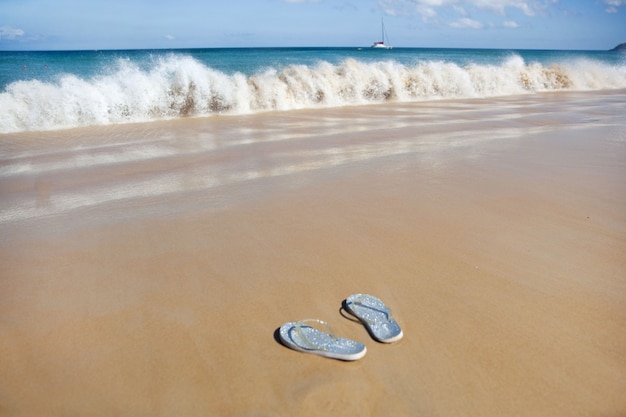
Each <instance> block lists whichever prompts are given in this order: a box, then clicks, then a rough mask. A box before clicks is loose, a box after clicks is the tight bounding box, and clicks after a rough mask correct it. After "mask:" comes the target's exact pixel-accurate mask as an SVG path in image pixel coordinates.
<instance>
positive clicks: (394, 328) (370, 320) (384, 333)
mask: <svg viewBox="0 0 626 417" xmlns="http://www.w3.org/2000/svg"><path fill="white" fill-rule="evenodd" d="M344 306H345V309H346V311H347V312H348V313H350V314H352V315H353V316H355V317H356V318H357V319H359V320H360V321H361V323H363V324H364V325H365V328H366V329H367V331H368V332H369V333H370V335H371V336H372V337H373V338H374V339H376V340H378V341H379V342H383V343H392V342H396V341H398V340H400V339H402V336H404V334H403V333H402V329H401V328H400V325H399V324H398V322H396V320H395V319H394V318H393V316H392V315H391V310H390V309H389V307H387V306H386V305H385V303H383V302H382V301H381V300H380V299H378V298H376V297H374V296H373V295H369V294H353V295H351V296H350V297H348V298H346V301H345V304H344Z"/></svg>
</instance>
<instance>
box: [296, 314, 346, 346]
mask: <svg viewBox="0 0 626 417" xmlns="http://www.w3.org/2000/svg"><path fill="white" fill-rule="evenodd" d="M311 322H314V323H319V324H322V325H323V326H324V327H326V330H328V335H329V336H330V337H331V338H332V339H333V340H337V336H335V333H334V332H333V329H332V328H331V327H330V324H328V323H326V322H325V321H323V320H319V319H304V320H300V321H299V322H297V323H296V326H295V332H296V334H298V336H300V339H301V340H302V341H303V342H304V344H305V345H306V346H307V347H308V348H309V349H315V350H324V351H328V350H329V349H327V348H326V347H325V346H317V345H315V344H314V343H312V342H311V341H310V340H309V338H308V337H307V336H306V335H305V334H304V332H303V331H302V326H303V325H304V324H305V323H311ZM309 327H310V326H309Z"/></svg>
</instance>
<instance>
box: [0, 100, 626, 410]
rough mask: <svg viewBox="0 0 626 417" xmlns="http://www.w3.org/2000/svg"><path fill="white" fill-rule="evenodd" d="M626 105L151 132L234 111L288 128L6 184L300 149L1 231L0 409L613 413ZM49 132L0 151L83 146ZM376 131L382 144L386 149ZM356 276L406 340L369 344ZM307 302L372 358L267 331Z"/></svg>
mask: <svg viewBox="0 0 626 417" xmlns="http://www.w3.org/2000/svg"><path fill="white" fill-rule="evenodd" d="M625 97H626V92H624V91H621V92H607V93H598V92H596V93H576V94H574V93H571V94H561V95H559V94H546V95H544V96H539V98H538V97H537V96H534V97H532V98H531V97H514V98H502V99H490V100H476V101H471V100H469V101H458V102H455V101H449V102H441V103H430V104H428V103H422V104H413V105H400V104H398V105H387V106H372V107H364V108H352V109H342V110H332V111H326V110H320V111H303V112H290V113H284V114H280V113H278V114H267V115H256V116H241V117H233V118H218V119H204V120H187V121H183V122H172V123H166V124H164V125H163V126H161V125H158V124H151V125H150V129H153V128H154V129H155V130H160V131H161V133H160V134H161V135H169V136H168V137H176V135H179V136H180V137H181V139H180V140H179V142H178V143H179V144H181V143H182V144H183V145H180V146H183V147H184V146H186V145H185V144H189V143H192V142H193V140H194V138H195V137H202V132H205V131H209V130H210V131H211V132H218V133H216V136H219V137H220V139H223V140H237V138H238V136H237V135H236V134H234V133H232V132H234V131H235V130H228V129H235V127H237V126H239V127H241V125H242V124H245V126H246V129H251V130H252V131H254V132H256V135H257V137H266V136H267V137H272V135H277V134H278V133H276V131H275V130H274V129H276V126H280V129H281V131H280V132H279V133H280V134H282V135H283V140H280V141H274V142H271V141H268V142H263V147H260V145H259V147H255V148H250V147H249V146H243V145H242V146H234V147H232V148H230V149H229V150H227V151H223V152H222V153H216V152H215V151H214V150H211V151H210V153H208V151H207V152H204V153H201V152H200V153H194V152H187V153H184V152H179V150H177V149H175V151H174V152H173V154H172V155H171V156H169V157H167V158H161V159H150V160H146V161H142V162H141V163H139V162H132V161H131V162H129V163H126V164H119V163H118V164H109V165H106V164H105V165H103V166H94V167H92V168H90V169H86V168H80V169H79V168H76V169H73V168H67V167H65V168H64V169H63V170H61V171H60V172H57V171H50V172H45V173H41V174H37V173H36V172H35V173H33V172H34V171H33V172H25V173H23V174H15V175H13V176H5V177H3V178H2V181H1V182H0V186H1V187H2V188H1V189H0V191H1V192H2V197H3V198H4V199H5V201H9V200H11V201H13V200H14V201H18V200H19V198H26V199H32V200H33V201H35V202H36V204H35V205H37V204H40V205H42V206H45V205H46V204H50V201H55V200H54V197H55V195H56V194H62V193H64V192H65V193H66V194H67V193H68V192H69V191H68V190H73V191H72V192H74V193H75V194H73V195H76V193H79V194H80V192H81V190H83V191H84V193H85V194H89V190H90V189H94V188H97V187H105V188H106V187H110V189H117V188H115V187H117V186H118V185H119V184H125V183H130V182H131V180H133V179H134V180H136V179H137V178H147V179H149V178H151V177H153V176H155V175H157V174H158V175H161V174H162V173H164V172H166V173H168V172H169V173H171V172H176V171H177V170H191V171H189V173H190V175H189V176H190V177H192V175H191V173H192V172H196V171H193V170H199V169H202V167H203V166H204V165H207V164H209V165H210V164H229V165H220V167H221V168H220V172H222V173H224V172H226V171H228V172H231V173H232V172H235V171H237V170H239V171H242V172H243V171H246V169H247V170H248V171H247V172H252V171H250V169H251V168H250V167H251V166H252V163H251V162H248V165H247V166H246V167H240V166H239V165H237V164H238V163H239V162H237V161H252V160H254V161H255V169H256V171H255V172H261V173H262V172H270V171H271V170H272V169H274V171H271V172H274V173H275V172H278V171H276V170H277V169H278V168H277V166H278V165H280V164H279V163H278V161H283V162H284V160H285V158H287V159H290V160H298V163H292V164H287V165H285V164H282V165H280V166H282V167H285V166H288V167H292V169H290V170H289V169H286V171H285V172H287V174H285V175H257V178H254V176H253V175H248V177H246V178H248V179H246V180H238V181H232V182H231V183H225V185H223V186H220V187H215V188H211V189H209V188H207V187H204V186H205V185H206V183H203V184H204V185H203V184H200V185H198V184H196V183H193V179H190V180H189V181H191V182H192V183H193V184H192V185H190V189H191V190H193V191H185V189H184V187H183V188H181V192H180V193H177V194H172V193H169V194H166V195H159V196H148V197H146V198H145V199H118V200H115V201H113V202H108V203H106V204H99V203H98V204H95V203H94V204H92V205H88V207H86V208H80V207H73V206H72V207H73V208H71V209H68V210H67V211H65V212H61V213H52V214H49V215H45V216H39V217H32V218H30V217H29V218H22V219H17V220H10V219H9V220H6V221H5V222H4V223H3V224H1V225H0V233H1V237H0V249H1V252H0V415H2V416H20V417H21V416H39V417H42V416H88V415H94V416H113V415H115V416H132V417H138V416H265V415H267V416H270V415H272V416H369V415H371V416H533V417H536V416H607V417H610V416H615V417H617V416H624V415H626V397H625V396H624V392H626V331H625V329H626V256H624V255H625V253H626V209H625V208H626V181H625V179H626V136H625V133H624V132H625V131H626V130H625V129H626V124H625V122H624V121H623V116H624V114H625V113H626V112H625V111H624V110H625V109H626V105H625V104H624V103H626V100H624V98H625ZM507 106H509V107H510V106H513V107H515V109H516V113H515V115H516V116H515V117H513V116H511V113H510V112H508V111H505V110H498V109H502V108H505V107H507ZM376 117H379V118H376ZM385 118H387V119H385ZM374 119H375V120H374ZM372 120H374V121H372ZM446 120H449V121H450V123H449V126H448V124H447V123H446ZM324 122H326V123H327V124H333V123H334V124H333V126H334V127H333V129H334V130H332V129H331V130H328V129H330V128H328V127H325V126H326V125H325V124H324ZM453 122H454V123H453ZM307 123H308V124H307ZM361 124H364V125H365V126H366V128H365V129H363V128H362V127H363V126H362V125H361ZM372 124H376V126H378V129H375V128H373V127H372V126H373V125H372ZM338 125H341V126H344V128H343V130H342V129H339V130H337V129H338V128H337V126H338ZM155 126H157V127H159V129H157V127H155ZM164 126H165V127H164ZM300 126H304V128H302V129H301V128H300ZM359 126H360V127H359ZM133 129H148V127H147V126H143V127H136V126H126V127H110V128H106V129H92V130H88V129H87V130H85V129H83V130H76V131H72V132H69V133H66V134H64V135H65V136H68V135H69V136H70V138H69V139H67V140H76V137H79V138H82V139H81V140H83V141H87V142H89V141H91V142H90V143H92V144H93V141H102V138H101V137H100V136H99V135H101V134H104V133H102V132H105V133H106V134H110V135H111V136H109V138H108V141H109V142H107V143H112V144H113V145H115V144H118V143H121V142H123V141H124V140H126V139H124V138H123V136H124V135H123V134H124V133H125V132H135V131H136V130H133ZM203 129H205V130H203ZM301 130H302V131H301ZM111 132H112V133H111ZM163 132H166V133H163ZM190 132H195V133H194V134H191V133H190ZM219 132H222V133H223V136H220V135H221V134H220V133H219ZM228 132H231V133H230V136H228V134H227V133H228ZM333 132H334V133H333ZM487 132H489V134H487ZM118 134H119V137H118ZM194 135H195V136H194ZM298 135H305V136H304V137H303V138H302V139H296V138H297V137H299V136H298ZM487 136H488V137H487ZM59 137H61V135H60V134H59V133H49V134H40V135H31V136H27V135H25V136H24V137H19V135H18V136H15V135H13V136H11V137H8V136H7V137H4V138H2V137H0V143H2V145H3V146H4V149H5V150H6V149H9V148H10V149H11V151H6V152H5V153H4V155H5V159H4V160H3V162H2V163H3V165H2V166H4V167H7V166H9V165H10V162H11V161H10V158H8V157H6V155H10V154H11V153H14V154H17V153H19V152H22V151H23V147H30V148H35V150H37V149H39V150H41V149H43V148H46V152H47V153H46V157H45V159H46V160H45V163H48V164H50V163H53V162H54V160H55V158H56V156H55V155H52V154H51V153H50V152H49V150H50V149H52V148H53V147H56V148H57V149H59V152H62V153H70V154H71V153H77V152H79V150H77V149H76V148H74V147H72V146H70V145H69V144H68V143H67V142H63V140H61V139H58V138H59ZM120 137H122V138H121V139H120ZM28 138H31V140H32V142H28ZM46 138H48V139H49V141H48V142H47V144H44V143H45V141H44V139H46ZM54 138H57V139H58V141H57V142H55V141H54V140H53V139H54ZM86 138H88V139H86ZM381 138H384V140H386V141H389V142H388V145H389V146H391V147H392V148H393V149H395V150H396V151H394V152H390V153H389V154H388V155H385V154H381V151H380V150H381V149H385V147H384V146H382V145H381V144H380V142H381V140H382V139H381ZM428 138H430V139H428ZM438 140H439V142H438ZM185 141H187V142H185ZM24 143H26V145H24ZM442 143H443V146H442ZM113 145H112V146H113ZM255 146H256V145H255ZM40 148H41V149H40ZM13 149H14V150H13ZM387 149H388V148H387ZM312 150H317V152H313V153H312ZM205 151H206V149H205ZM35 153H36V152H34V151H33V154H35ZM312 154H315V155H324V159H323V160H307V159H306V158H311V155H312ZM198 155H202V156H201V157H200V156H198ZM298 155H299V156H298ZM376 155H380V156H376ZM298 158H301V159H298ZM35 160H36V157H35V156H32V157H31V161H35ZM224 161H228V162H224ZM233 161H234V162H233ZM316 161H317V162H316ZM281 163H282V162H281ZM37 164H39V165H37ZM43 164H44V161H43V160H36V161H35V162H33V166H43ZM297 167H300V168H297ZM229 170H231V171H229ZM268 170H269V171H268ZM72 174H73V175H72ZM224 175H225V174H224ZM229 175H230V176H229V178H231V179H232V178H234V177H233V175H234V174H233V175H231V174H229ZM96 186H97V187H96ZM212 199H214V200H217V201H218V203H215V201H213V200H212ZM81 201H82V200H81ZM16 204H17V203H16ZM7 207H8V206H7ZM16 207H17V206H16ZM24 210H26V209H24ZM9 211H10V210H9V208H5V214H6V213H8V212H9ZM17 217H19V216H17ZM7 218H8V217H7V216H6V215H5V219H7ZM356 292H365V293H371V294H375V295H377V296H378V297H380V298H381V299H383V300H384V301H385V302H386V303H387V305H388V306H389V307H391V309H392V310H393V312H394V316H395V317H396V318H397V319H398V321H399V323H400V324H401V326H402V327H403V330H404V333H405V337H404V339H402V340H401V341H400V342H398V343H395V344H392V345H383V344H380V343H376V342H374V341H373V340H372V339H371V338H370V337H369V336H368V334H367V332H366V331H365V329H364V328H363V326H362V325H360V324H358V323H355V322H354V321H351V320H350V319H348V318H346V317H345V315H344V314H342V311H340V307H341V302H342V300H343V299H344V298H345V297H347V296H348V295H350V294H352V293H356ZM304 318H319V319H322V320H325V321H327V322H329V323H330V324H331V325H332V326H333V328H334V329H335V331H336V333H337V334H338V335H340V336H343V337H348V338H352V339H355V340H359V341H361V342H364V343H365V344H366V345H367V348H368V353H367V355H366V356H365V358H363V359H362V360H360V361H357V362H341V361H336V360H329V359H325V358H321V357H319V356H314V355H307V354H303V353H299V352H295V351H293V350H290V349H288V348H286V347H284V346H282V345H281V344H280V343H279V342H278V340H277V337H276V330H277V328H278V327H279V326H280V325H281V324H282V323H283V322H286V321H294V320H299V319H304Z"/></svg>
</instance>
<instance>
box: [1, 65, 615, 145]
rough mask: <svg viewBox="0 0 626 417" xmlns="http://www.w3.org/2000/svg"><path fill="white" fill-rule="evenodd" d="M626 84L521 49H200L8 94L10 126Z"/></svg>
mask: <svg viewBox="0 0 626 417" xmlns="http://www.w3.org/2000/svg"><path fill="white" fill-rule="evenodd" d="M625 87H626V70H625V68H624V67H612V66H609V65H607V64H602V63H600V62H595V61H589V60H578V61H573V62H567V63H561V64H558V65H556V64H554V65H551V66H544V65H542V64H540V63H526V62H524V60H523V59H522V58H521V57H519V56H518V55H512V56H510V57H509V58H507V59H506V60H505V61H504V62H503V63H502V64H500V65H479V64H472V65H467V66H463V67H462V66H459V65H457V64H454V63H448V62H442V61H424V62H418V63H416V64H414V65H404V64H400V63H398V62H395V61H380V62H375V63H366V62H361V61H358V60H355V59H347V60H345V61H344V62H343V63H341V64H338V65H333V64H330V63H328V62H321V63H319V64H317V65H315V66H306V65H290V66H287V67H285V68H283V69H281V70H278V69H275V68H269V69H267V70H265V71H262V72H259V73H257V74H254V75H252V76H245V75H244V74H242V73H235V74H230V75H229V74H226V73H223V72H220V71H217V70H215V69H213V68H211V67H208V66H206V65H204V64H202V63H200V62H199V61H197V60H195V59H194V58H192V57H190V56H174V55H172V56H167V57H161V58H160V59H158V60H156V61H155V62H154V64H153V65H152V67H151V68H149V69H145V68H143V69H142V68H140V67H139V66H138V65H136V64H135V63H133V62H131V61H130V60H118V61H117V62H116V63H115V64H114V65H113V67H112V68H111V69H110V70H109V71H108V72H107V73H106V74H103V75H99V76H97V77H93V78H91V79H82V78H79V77H77V76H75V75H70V74H65V75H62V76H60V77H59V78H58V79H57V80H56V82H42V81H37V80H34V81H19V82H15V83H12V84H10V85H9V86H7V88H6V90H5V92H3V93H2V94H0V106H1V107H2V108H3V109H4V110H3V112H2V114H1V115H0V132H1V133H9V132H19V131H29V130H30V131H32V130H51V129H61V128H70V127H78V126H91V125H102V124H112V123H128V122H142V121H150V120H158V119H167V118H178V117H189V116H208V115H212V114H244V113H253V112H263V111H271V110H292V109H302V108H315V107H332V106H343V105H358V104H368V103H380V102H384V101H390V100H394V101H416V100H430V99H440V98H459V97H467V98H472V97H489V96H499V95H511V94H522V93H532V92H542V91H558V90H563V89H576V90H585V89H612V88H625Z"/></svg>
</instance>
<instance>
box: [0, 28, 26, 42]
mask: <svg viewBox="0 0 626 417" xmlns="http://www.w3.org/2000/svg"><path fill="white" fill-rule="evenodd" d="M25 34H26V32H24V31H23V30H22V29H18V28H12V27H10V26H0V40H1V39H10V40H13V39H17V38H21V37H22V36H24V35H25Z"/></svg>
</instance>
